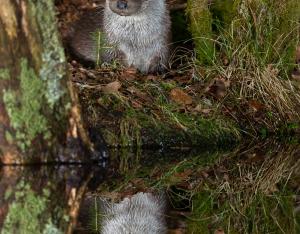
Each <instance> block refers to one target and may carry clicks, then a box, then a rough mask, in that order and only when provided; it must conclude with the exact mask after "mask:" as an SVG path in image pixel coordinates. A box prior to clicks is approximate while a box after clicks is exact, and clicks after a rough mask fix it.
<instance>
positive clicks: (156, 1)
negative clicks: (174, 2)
mask: <svg viewBox="0 0 300 234" xmlns="http://www.w3.org/2000/svg"><path fill="white" fill-rule="evenodd" d="M170 27H171V22H170V15H169V10H168V8H167V6H166V2H165V0H106V2H105V5H104V7H98V8H96V9H94V10H92V11H89V12H86V13H85V14H83V16H82V17H81V18H80V19H79V20H78V21H77V22H76V23H75V25H74V27H73V30H72V33H71V36H70V39H69V40H70V47H71V51H72V52H73V53H74V54H75V56H76V57H78V58H79V59H81V60H83V61H86V62H92V63H96V61H101V62H108V63H109V62H112V61H113V60H118V61H120V62H121V63H122V64H123V65H125V66H128V67H129V66H133V67H135V68H137V69H138V70H139V71H141V72H142V73H154V72H160V71H162V70H164V69H165V68H166V66H167V63H168V58H169V42H170V33H171V29H170Z"/></svg>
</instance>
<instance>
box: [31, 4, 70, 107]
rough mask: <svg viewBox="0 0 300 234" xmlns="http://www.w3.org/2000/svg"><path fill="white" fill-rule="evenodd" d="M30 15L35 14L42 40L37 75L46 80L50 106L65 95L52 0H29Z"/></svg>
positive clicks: (61, 48) (64, 73)
mask: <svg viewBox="0 0 300 234" xmlns="http://www.w3.org/2000/svg"><path fill="white" fill-rule="evenodd" d="M29 4H30V9H31V12H30V15H31V16H35V18H36V22H37V23H38V27H39V33H40V37H41V41H42V54H41V57H42V63H41V68H40V69H39V76H40V77H41V79H42V80H44V81H46V82H47V86H46V87H47V91H46V93H45V96H46V99H47V102H48V104H49V107H50V108H52V109H53V108H54V107H55V106H56V108H57V105H56V104H57V102H58V101H59V100H60V99H61V98H63V97H64V96H65V93H66V89H65V88H64V87H63V84H65V83H66V82H65V81H64V80H63V79H64V77H65V75H66V58H65V54H64V50H63V47H62V45H61V42H60V38H59V36H58V33H57V25H56V16H55V9H54V5H53V2H52V1H36V0H30V1H29ZM45 12H47V14H45Z"/></svg>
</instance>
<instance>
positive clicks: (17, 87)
mask: <svg viewBox="0 0 300 234" xmlns="http://www.w3.org/2000/svg"><path fill="white" fill-rule="evenodd" d="M66 68H67V67H66V58H65V55H64V50H63V48H62V45H61V43H60V38H59V36H58V31H57V28H56V18H55V9H54V3H53V1H48V0H21V1H17V0H0V163H2V164H12V163H17V164H18V163H27V162H33V161H34V162H35V161H38V162H49V161H54V160H55V161H58V160H64V161H68V160H70V157H71V155H72V154H69V155H66V153H65V152H64V149H65V148H66V146H67V143H68V142H70V141H72V142H73V140H74V139H75V140H78V139H79V137H80V138H81V139H82V141H83V142H84V143H85V145H86V146H88V147H89V148H90V149H92V150H93V145H92V144H91V143H90V141H89V138H88V135H87V133H86V132H85V129H84V127H83V125H82V123H80V121H81V117H80V108H79V106H78V105H77V104H76V100H77V97H76V93H74V92H73V90H72V86H71V84H70V83H69V82H68V80H67V76H66V70H67V69H66ZM81 155H82V153H81ZM77 157H78V155H77V156H75V157H74V155H72V160H76V159H78V160H80V159H79V158H77Z"/></svg>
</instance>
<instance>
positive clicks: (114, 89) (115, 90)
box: [102, 81, 122, 93]
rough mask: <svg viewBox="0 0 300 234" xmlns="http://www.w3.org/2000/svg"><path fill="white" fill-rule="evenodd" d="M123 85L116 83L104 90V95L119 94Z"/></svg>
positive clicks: (108, 85) (105, 87)
mask: <svg viewBox="0 0 300 234" xmlns="http://www.w3.org/2000/svg"><path fill="white" fill-rule="evenodd" d="M121 86H122V85H121V83H120V82H119V81H114V82H111V83H109V84H107V85H106V86H104V87H103V88H102V91H103V92H104V93H118V91H119V89H120V88H121Z"/></svg>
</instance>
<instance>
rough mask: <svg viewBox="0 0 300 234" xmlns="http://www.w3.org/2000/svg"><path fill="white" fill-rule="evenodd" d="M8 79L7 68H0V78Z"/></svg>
mask: <svg viewBox="0 0 300 234" xmlns="http://www.w3.org/2000/svg"><path fill="white" fill-rule="evenodd" d="M1 79H3V80H9V79H10V74H9V70H8V69H0V80H1Z"/></svg>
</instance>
